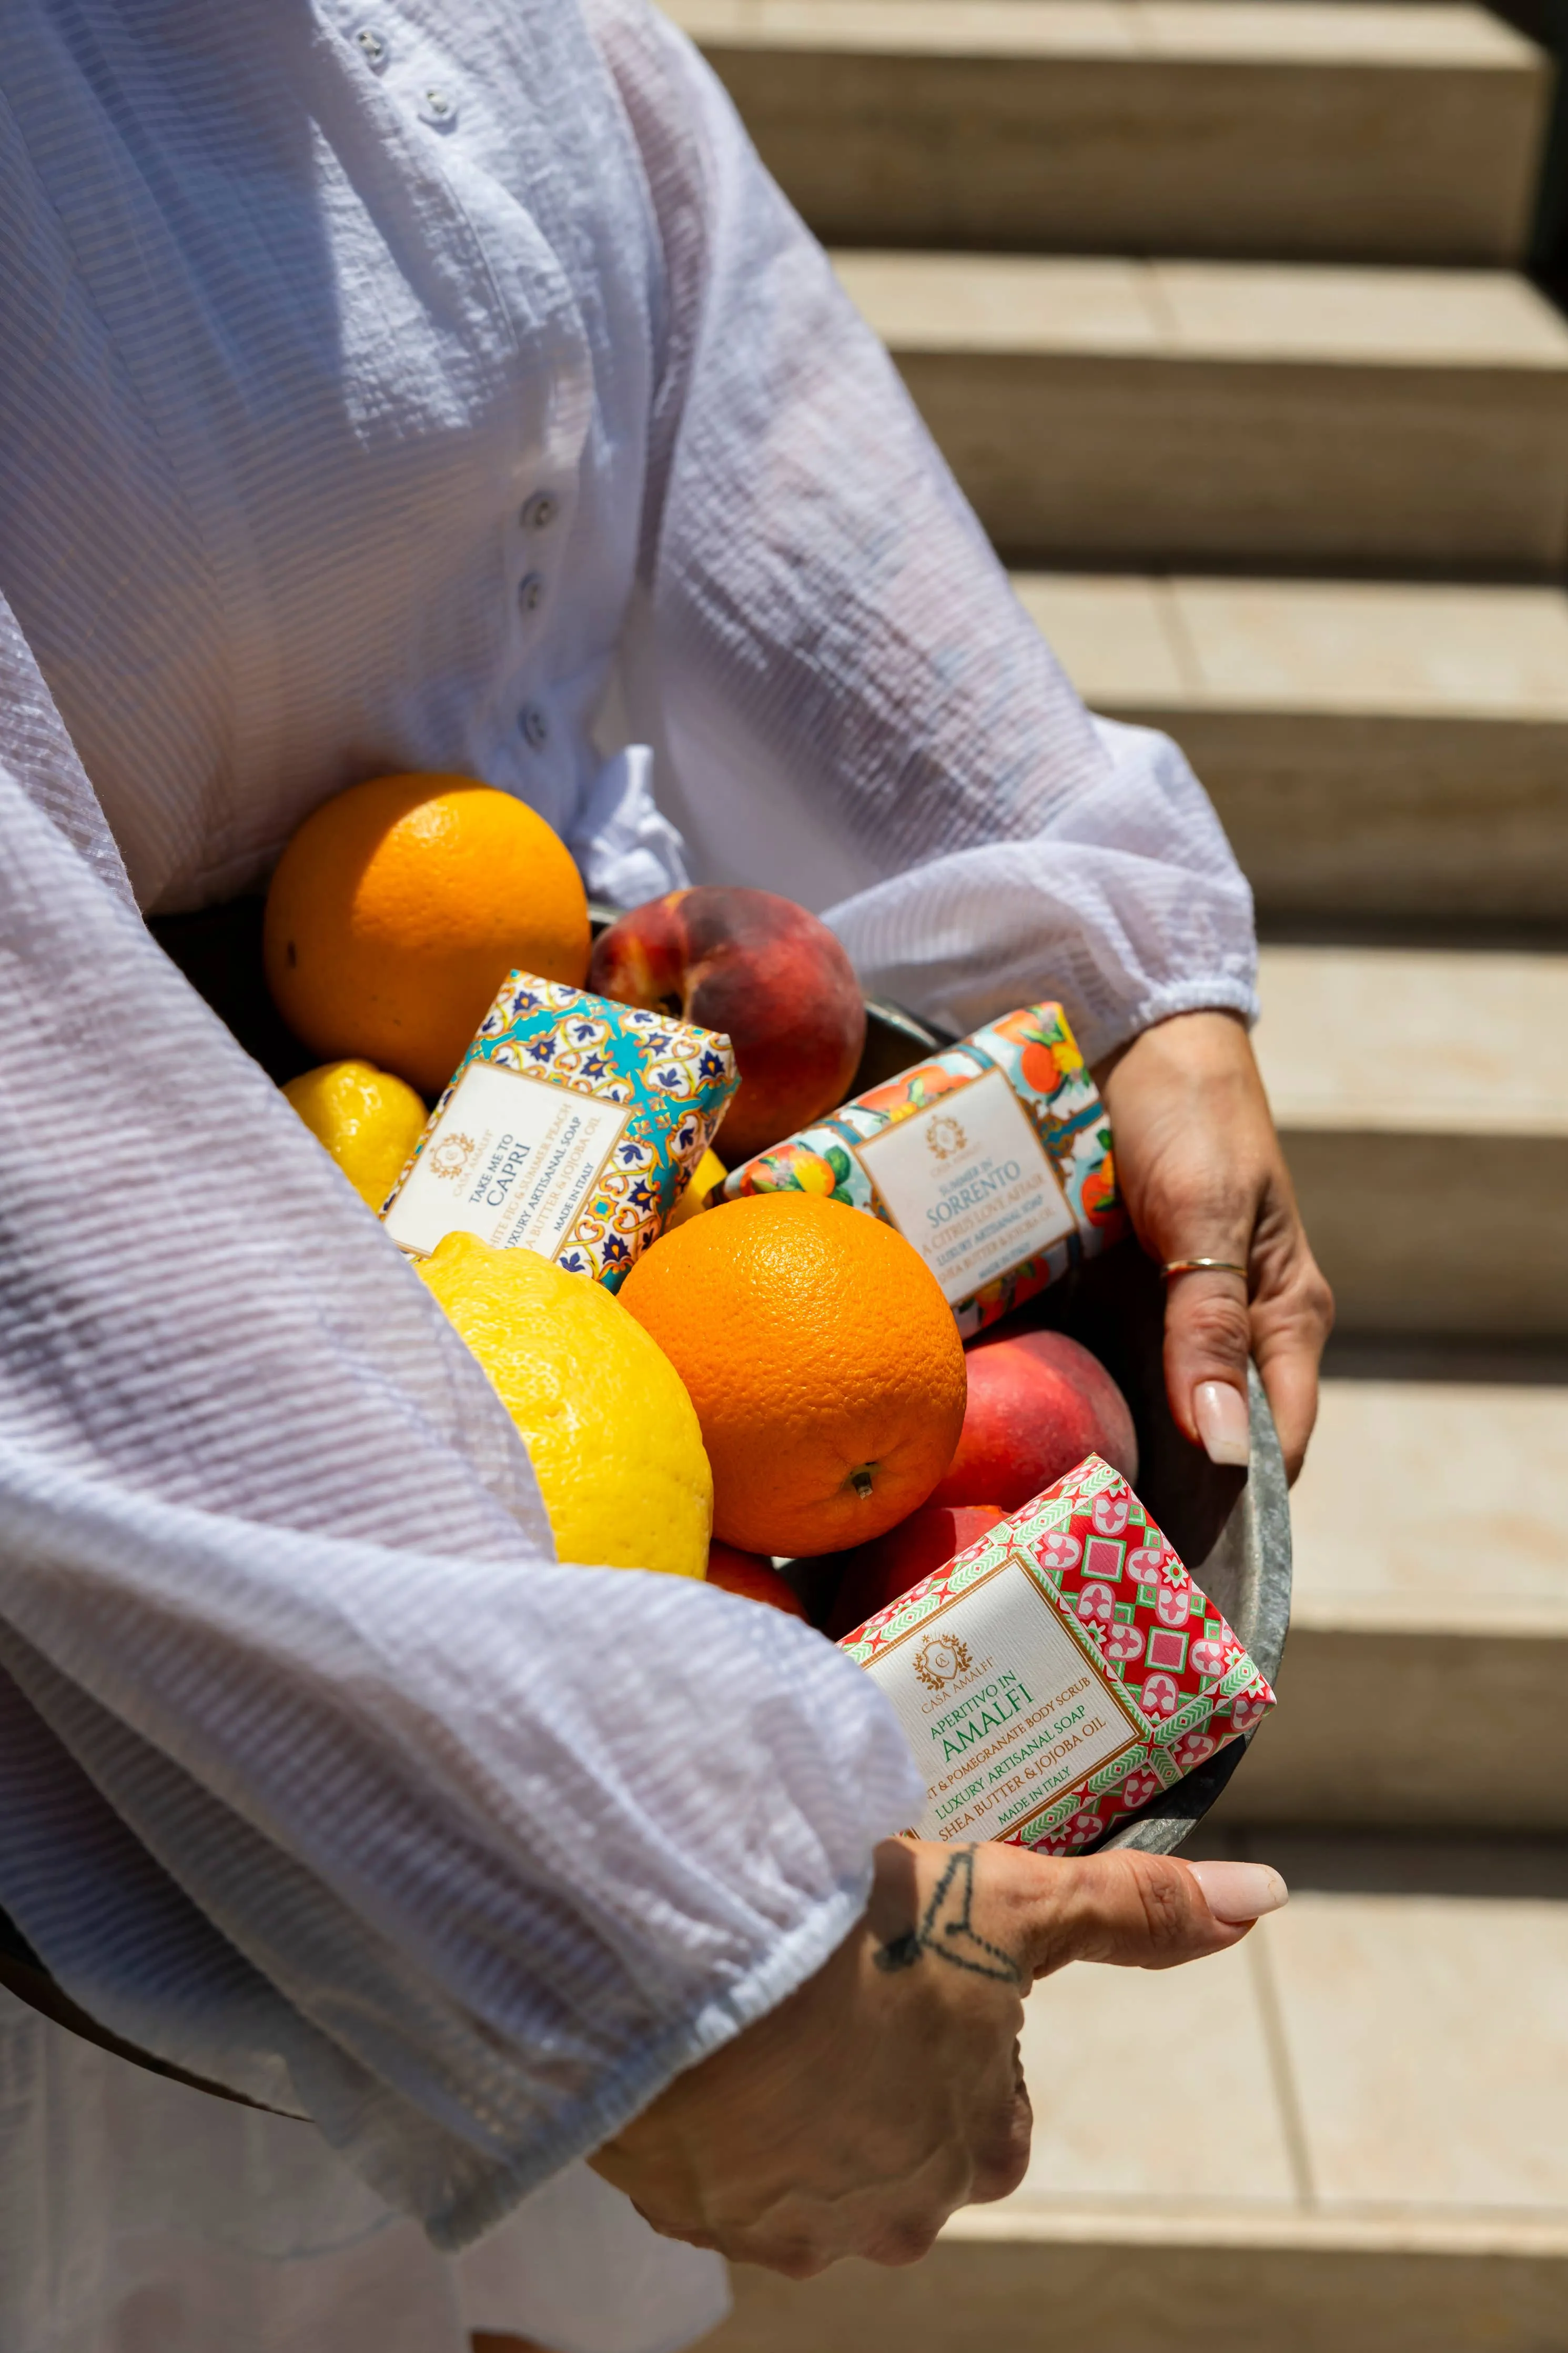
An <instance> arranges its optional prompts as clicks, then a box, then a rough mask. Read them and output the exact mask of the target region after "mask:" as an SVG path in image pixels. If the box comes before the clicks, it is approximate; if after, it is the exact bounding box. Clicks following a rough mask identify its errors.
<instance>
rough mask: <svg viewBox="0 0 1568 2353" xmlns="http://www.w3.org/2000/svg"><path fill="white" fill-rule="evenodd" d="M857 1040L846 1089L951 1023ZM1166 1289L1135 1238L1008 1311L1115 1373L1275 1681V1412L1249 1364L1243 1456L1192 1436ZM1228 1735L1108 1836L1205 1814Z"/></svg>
mask: <svg viewBox="0 0 1568 2353" xmlns="http://www.w3.org/2000/svg"><path fill="white" fill-rule="evenodd" d="M867 1012H868V1019H867V1025H866V1050H865V1052H864V1054H863V1055H862V1056H861V1060H860V1068H859V1070H858V1071H857V1072H856V1074H855V1084H854V1088H853V1090H852V1092H854V1093H856V1094H860V1093H862V1092H864V1091H865V1089H866V1088H868V1087H874V1086H879V1085H881V1083H882V1082H883V1081H884V1080H886V1079H891V1078H895V1077H896V1076H897V1075H898V1073H899V1072H900V1071H906V1070H908V1068H909V1066H910V1062H911V1061H915V1060H921V1059H923V1057H924V1056H925V1055H927V1054H930V1053H933V1052H935V1051H936V1050H939V1049H940V1048H941V1047H942V1046H946V1045H951V1044H952V1035H951V1033H949V1032H946V1031H942V1030H938V1029H932V1028H931V1027H929V1026H928V1025H927V1024H926V1023H925V1022H922V1021H921V1020H918V1019H917V1018H916V1017H915V1016H914V1015H913V1014H911V1013H906V1012H905V1011H904V1010H903V1009H902V1008H901V1007H900V1006H896V1005H887V1004H883V1003H880V1002H879V1001H878V1000H876V999H874V998H873V999H871V1000H869V1002H868V1008H867ZM1164 1316H1165V1300H1164V1287H1163V1283H1162V1282H1161V1280H1160V1276H1159V1271H1158V1270H1157V1269H1156V1268H1155V1267H1154V1266H1153V1264H1152V1262H1151V1261H1150V1260H1148V1259H1146V1258H1145V1257H1144V1255H1143V1253H1142V1250H1140V1249H1139V1248H1138V1246H1137V1244H1136V1242H1131V1241H1128V1242H1121V1243H1119V1244H1118V1245H1117V1246H1116V1247H1115V1248H1114V1249H1113V1250H1107V1251H1106V1252H1105V1254H1104V1256H1103V1257H1100V1258H1097V1259H1090V1260H1089V1261H1088V1262H1087V1263H1086V1264H1085V1265H1084V1266H1082V1267H1080V1268H1079V1270H1078V1271H1076V1272H1075V1273H1073V1274H1072V1275H1070V1276H1069V1277H1068V1280H1067V1281H1066V1282H1061V1283H1055V1284H1053V1285H1052V1286H1051V1288H1050V1290H1048V1291H1047V1292H1044V1293H1041V1295H1040V1296H1039V1298H1037V1299H1036V1300H1032V1301H1031V1302H1030V1303H1029V1304H1028V1305H1027V1306H1026V1307H1024V1308H1021V1309H1020V1310H1019V1311H1018V1312H1017V1313H1016V1314H1015V1315H1013V1316H1012V1317H1010V1318H1009V1319H1008V1325H1007V1328H1008V1329H1009V1330H1025V1329H1029V1328H1033V1329H1036V1330H1041V1329H1045V1330H1050V1331H1057V1332H1066V1333H1068V1334H1069V1335H1071V1337H1072V1338H1073V1339H1075V1340H1081V1341H1082V1343H1083V1345H1084V1346H1085V1347H1086V1348H1089V1349H1091V1350H1092V1351H1093V1353H1094V1355H1095V1356H1098V1357H1099V1358H1100V1361H1101V1363H1102V1364H1103V1365H1104V1366H1106V1368H1107V1370H1108V1371H1109V1372H1110V1374H1111V1375H1112V1376H1113V1377H1114V1378H1115V1379H1116V1381H1117V1382H1118V1383H1119V1385H1120V1387H1121V1391H1122V1394H1123V1395H1124V1397H1125V1398H1126V1399H1127V1402H1128V1405H1129V1407H1130V1408H1131V1414H1132V1420H1133V1426H1134V1428H1135V1429H1136V1430H1137V1433H1138V1482H1137V1484H1138V1493H1139V1497H1140V1500H1141V1501H1142V1503H1143V1504H1146V1505H1147V1506H1148V1508H1149V1510H1150V1512H1151V1513H1152V1514H1153V1516H1154V1518H1155V1520H1156V1521H1157V1522H1158V1523H1159V1525H1160V1526H1161V1527H1162V1528H1163V1530H1164V1532H1165V1534H1166V1535H1167V1536H1169V1538H1170V1540H1171V1542H1172V1543H1173V1545H1174V1546H1175V1547H1176V1550H1177V1551H1178V1552H1179V1553H1180V1554H1181V1556H1182V1558H1183V1559H1184V1561H1185V1563H1186V1565H1187V1567H1189V1568H1190V1569H1191V1571H1192V1573H1193V1576H1194V1577H1195V1579H1196V1580H1197V1582H1198V1584H1199V1585H1200V1586H1201V1587H1202V1588H1203V1589H1204V1591H1205V1593H1206V1594H1207V1595H1208V1596H1209V1597H1210V1599H1212V1600H1214V1601H1216V1602H1217V1603H1218V1604H1219V1606H1220V1608H1221V1609H1223V1610H1224V1612H1225V1614H1226V1618H1227V1619H1228V1620H1230V1623H1231V1625H1232V1626H1233V1627H1234V1628H1235V1630H1236V1631H1237V1634H1238V1635H1239V1637H1240V1639H1241V1640H1242V1641H1243V1642H1245V1644H1246V1645H1247V1650H1248V1651H1250V1652H1251V1654H1252V1657H1253V1658H1254V1659H1255V1660H1256V1661H1257V1662H1258V1665H1259V1666H1260V1667H1261V1668H1262V1670H1263V1672H1264V1673H1265V1674H1266V1675H1267V1676H1268V1680H1269V1682H1270V1683H1272V1682H1273V1681H1274V1679H1275V1676H1276V1675H1277V1674H1278V1672H1279V1654H1280V1652H1281V1651H1283V1649H1284V1647H1285V1633H1286V1629H1287V1627H1288V1626H1289V1620H1290V1504H1289V1493H1288V1491H1287V1488H1286V1484H1285V1465H1284V1462H1283V1461H1282V1460H1281V1457H1280V1453H1279V1439H1278V1438H1277V1436H1276V1435H1275V1430H1274V1417H1273V1415H1272V1414H1271V1413H1270V1412H1269V1410H1268V1398H1266V1397H1265V1396H1264V1394H1263V1384H1262V1382H1261V1381H1260V1380H1259V1379H1258V1371H1257V1367H1256V1366H1253V1367H1251V1368H1250V1369H1249V1373H1248V1392H1249V1404H1250V1408H1251V1414H1250V1419H1251V1441H1252V1459H1251V1461H1250V1462H1249V1463H1248V1465H1247V1469H1246V1470H1245V1471H1239V1470H1237V1471H1226V1470H1221V1469H1219V1468H1218V1467H1217V1466H1216V1465H1215V1463H1213V1462H1211V1461H1209V1459H1208V1457H1207V1455H1206V1454H1204V1453H1202V1452H1200V1451H1199V1450H1198V1449H1197V1448H1196V1447H1195V1446H1189V1445H1188V1443H1187V1441H1186V1440H1185V1439H1184V1437H1183V1436H1182V1433H1181V1431H1180V1430H1178V1429H1177V1428H1176V1425H1175V1423H1174V1421H1173V1419H1172V1418H1171V1409H1170V1407H1169V1405H1168V1404H1167V1403H1166V1400H1165V1375H1164V1364H1163V1343H1164ZM1252 1738H1253V1735H1252V1734H1250V1733H1249V1734H1248V1735H1247V1737H1246V1738H1245V1739H1242V1740H1233V1741H1232V1742H1231V1743H1230V1745H1229V1746H1228V1747H1226V1748H1222V1749H1220V1750H1219V1752H1218V1753H1217V1755H1215V1756H1214V1757H1210V1759H1209V1760H1208V1762H1207V1763H1206V1764H1205V1765H1200V1766H1199V1767H1197V1769H1196V1771H1195V1772H1192V1773H1189V1774H1187V1775H1186V1777H1185V1778H1184V1779H1183V1780H1181V1781H1178V1782H1177V1783H1176V1785H1175V1787H1174V1788H1171V1789H1166V1790H1163V1791H1162V1793H1161V1794H1160V1796H1159V1797H1157V1798H1156V1799H1153V1801H1152V1803H1151V1804H1150V1805H1148V1806H1146V1807H1145V1808H1144V1809H1143V1810H1142V1813H1139V1814H1135V1815H1133V1816H1132V1817H1131V1820H1127V1821H1124V1822H1123V1823H1122V1824H1121V1827H1120V1828H1119V1829H1117V1830H1114V1831H1111V1832H1110V1835H1109V1836H1108V1837H1107V1838H1106V1839H1104V1840H1103V1841H1101V1843H1102V1844H1103V1845H1105V1846H1107V1847H1113V1846H1135V1847H1142V1848H1143V1849H1144V1851H1145V1852H1148V1853H1151V1854H1170V1853H1171V1852H1173V1850H1174V1849H1175V1848H1176V1847H1178V1846H1180V1844H1181V1842H1182V1841H1183V1840H1184V1838H1185V1837H1186V1835H1187V1832H1188V1831H1190V1830H1191V1829H1192V1827H1193V1824H1194V1822H1196V1821H1200V1820H1202V1819H1203V1817H1204V1815H1205V1814H1206V1813H1207V1811H1208V1810H1209V1808H1210V1807H1211V1806H1212V1805H1213V1804H1214V1801H1215V1799H1216V1798H1217V1797H1218V1796H1219V1793H1220V1791H1221V1790H1222V1789H1223V1788H1225V1785H1226V1782H1227V1781H1228V1780H1229V1778H1230V1777H1231V1775H1232V1774H1233V1773H1234V1772H1235V1771H1236V1769H1237V1767H1238V1766H1239V1764H1240V1763H1241V1760H1242V1757H1243V1756H1244V1755H1245V1753H1246V1751H1247V1746H1248V1744H1249V1742H1250V1741H1251V1739H1252Z"/></svg>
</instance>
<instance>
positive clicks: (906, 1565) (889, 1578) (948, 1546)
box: [826, 1504, 1005, 1641]
mask: <svg viewBox="0 0 1568 2353" xmlns="http://www.w3.org/2000/svg"><path fill="white" fill-rule="evenodd" d="M1004 1516H1005V1515H1004V1514H1003V1513H1002V1512H1001V1511H999V1510H998V1509H997V1508H996V1507H995V1505H994V1504H966V1505H962V1506H960V1507H959V1508H958V1509H957V1510H954V1509H952V1506H950V1505H946V1504H921V1508H920V1510H919V1511H918V1512H911V1513H910V1515H909V1518H908V1519H907V1520H900V1522H899V1525H898V1526H897V1527H896V1528H889V1530H888V1533H887V1535H884V1536H878V1537H877V1539H876V1540H875V1542H874V1543H872V1544H864V1545H857V1546H855V1549H854V1550H853V1552H844V1553H840V1554H839V1556H838V1559H839V1562H840V1564H841V1567H840V1576H839V1584H838V1590H837V1593H836V1594H835V1595H834V1597H833V1603H832V1607H831V1608H830V1609H829V1610H828V1613H827V1624H826V1630H827V1632H828V1633H829V1634H831V1635H832V1637H833V1639H834V1641H838V1639H839V1637H840V1636H841V1635H844V1634H850V1633H853V1632H854V1630H855V1629H856V1627H857V1626H862V1625H864V1624H865V1622H866V1620H867V1619H868V1618H871V1617H874V1616H875V1615H876V1613H877V1611H878V1610H879V1609H886V1608H887V1606H888V1604H889V1601H896V1600H897V1599H898V1598H899V1596H900V1593H907V1592H908V1591H909V1589H910V1586H911V1585H918V1584H919V1583H920V1581H921V1577H929V1576H930V1575H931V1571H932V1569H933V1568H945V1567H946V1566H947V1564H948V1562H949V1561H950V1560H951V1559H952V1556H953V1555H954V1553H958V1552H962V1551H963V1548H964V1546H966V1545H972V1544H973V1543H975V1542H976V1540H977V1539H978V1538H979V1537H981V1536H983V1535H984V1534H985V1531H986V1529H987V1528H994V1526H995V1525H996V1523H997V1521H998V1520H999V1519H1001V1518H1003V1517H1004Z"/></svg>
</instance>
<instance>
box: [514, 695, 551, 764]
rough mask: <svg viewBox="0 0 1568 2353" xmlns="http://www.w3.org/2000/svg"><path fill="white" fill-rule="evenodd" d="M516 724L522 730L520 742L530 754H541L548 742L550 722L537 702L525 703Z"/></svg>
mask: <svg viewBox="0 0 1568 2353" xmlns="http://www.w3.org/2000/svg"><path fill="white" fill-rule="evenodd" d="M517 723H518V725H519V727H521V730H522V740H523V742H524V743H525V744H527V745H528V748H529V750H530V751H531V752H542V751H543V749H544V747H545V745H546V744H548V743H549V741H550V722H549V720H548V719H546V717H545V715H544V713H543V712H542V711H541V709H540V707H539V705H538V703H537V702H525V703H524V704H523V706H522V709H521V712H519V713H518V721H517Z"/></svg>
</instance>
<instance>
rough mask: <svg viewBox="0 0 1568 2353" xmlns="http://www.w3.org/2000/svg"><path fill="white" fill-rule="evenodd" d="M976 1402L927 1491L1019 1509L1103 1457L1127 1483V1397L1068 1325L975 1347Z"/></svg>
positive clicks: (1132, 1437)
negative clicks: (1087, 1459)
mask: <svg viewBox="0 0 1568 2353" xmlns="http://www.w3.org/2000/svg"><path fill="white" fill-rule="evenodd" d="M965 1353H966V1357H967V1362H968V1366H969V1403H968V1405H967V1407H966V1408H965V1409H964V1416H963V1434H962V1435H961V1437H960V1439H959V1441H958V1451H957V1452H956V1453H955V1454H954V1456H953V1458H952V1461H951V1463H950V1464H949V1465H948V1468H947V1471H946V1472H945V1473H944V1475H943V1476H942V1479H941V1480H940V1481H939V1482H938V1483H937V1485H936V1486H935V1487H934V1488H933V1489H932V1490H931V1494H930V1495H929V1496H928V1497H927V1499H926V1501H927V1505H928V1508H929V1506H930V1505H931V1504H979V1503H982V1502H984V1503H987V1504H1000V1505H1001V1506H1002V1508H1003V1510H1004V1511H1006V1512H1016V1511H1017V1510H1018V1509H1019V1507H1020V1506H1021V1505H1022V1504H1026V1503H1028V1502H1029V1500H1030V1498H1031V1497H1032V1496H1035V1495H1037V1494H1038V1493H1040V1490H1041V1489H1042V1488H1043V1487H1048V1486H1050V1485H1051V1483H1052V1482H1053V1481H1055V1480H1057V1479H1059V1478H1060V1477H1061V1475H1062V1473H1063V1472H1064V1471H1070V1470H1071V1469H1072V1468H1073V1465H1074V1464H1075V1463H1077V1462H1081V1461H1083V1458H1084V1456H1085V1455H1086V1454H1102V1455H1103V1456H1104V1457H1105V1460H1106V1461H1108V1462H1110V1463H1113V1464H1114V1465H1115V1467H1116V1469H1117V1470H1118V1471H1120V1472H1121V1475H1122V1477H1123V1478H1124V1479H1125V1480H1127V1481H1128V1482H1132V1481H1134V1480H1135V1479H1136V1478H1137V1476H1138V1440H1137V1437H1136V1434H1135V1433H1134V1431H1133V1428H1132V1416H1131V1413H1129V1411H1128V1409H1127V1400H1126V1398H1124V1397H1123V1396H1122V1394H1121V1390H1120V1389H1119V1388H1117V1386H1116V1383H1115V1382H1114V1381H1113V1380H1112V1379H1111V1377H1110V1374H1109V1373H1108V1372H1107V1371H1106V1369H1105V1366H1103V1365H1102V1364H1101V1363H1100V1358H1099V1357H1098V1356H1090V1354H1089V1350H1088V1349H1087V1348H1085V1347H1082V1346H1080V1345H1079V1342H1078V1341H1077V1340H1069V1339H1068V1336H1067V1335H1066V1333H1065V1332H1016V1333H1013V1334H1011V1335H1009V1336H1008V1337H1007V1338H1006V1339H1005V1340H991V1341H985V1340H982V1341H981V1342H980V1343H979V1345H977V1346H975V1347H973V1348H970V1349H968V1350H967V1351H966V1352H965Z"/></svg>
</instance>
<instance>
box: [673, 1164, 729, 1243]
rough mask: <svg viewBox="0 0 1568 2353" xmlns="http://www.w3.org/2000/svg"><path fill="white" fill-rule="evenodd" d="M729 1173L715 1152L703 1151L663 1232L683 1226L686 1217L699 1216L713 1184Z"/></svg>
mask: <svg viewBox="0 0 1568 2353" xmlns="http://www.w3.org/2000/svg"><path fill="white" fill-rule="evenodd" d="M729 1173H730V1172H729V1170H728V1169H727V1168H726V1167H725V1166H724V1163H723V1162H722V1161H721V1159H720V1157H719V1155H718V1154H717V1153H716V1152H705V1153H704V1154H703V1155H702V1157H701V1159H700V1161H699V1162H698V1164H697V1166H696V1167H695V1168H694V1169H693V1170H692V1172H691V1182H690V1184H689V1185H688V1187H687V1188H686V1190H685V1192H684V1193H682V1195H681V1197H680V1198H679V1201H677V1203H676V1205H675V1207H674V1208H673V1209H671V1211H670V1213H669V1215H668V1218H666V1219H665V1221H664V1230H665V1232H666V1233H668V1232H669V1230H670V1229H671V1227H672V1226H683V1225H684V1224H685V1223H686V1220H687V1219H688V1218H695V1217H699V1216H700V1214H701V1212H702V1210H703V1209H704V1208H706V1206H707V1202H708V1196H709V1194H710V1192H711V1191H712V1190H713V1187H714V1186H715V1185H721V1184H722V1183H723V1182H724V1179H725V1177H726V1176H728V1175H729Z"/></svg>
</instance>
